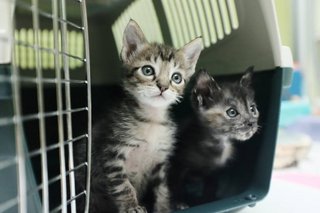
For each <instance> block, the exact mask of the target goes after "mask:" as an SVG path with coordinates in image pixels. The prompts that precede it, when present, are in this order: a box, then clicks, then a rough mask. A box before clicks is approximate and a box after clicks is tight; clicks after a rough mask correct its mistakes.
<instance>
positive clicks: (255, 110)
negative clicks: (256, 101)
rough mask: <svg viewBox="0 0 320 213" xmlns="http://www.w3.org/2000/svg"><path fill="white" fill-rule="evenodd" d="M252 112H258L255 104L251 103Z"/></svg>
mask: <svg viewBox="0 0 320 213" xmlns="http://www.w3.org/2000/svg"><path fill="white" fill-rule="evenodd" d="M250 112H252V113H253V114H256V113H257V108H256V106H255V105H251V106H250Z"/></svg>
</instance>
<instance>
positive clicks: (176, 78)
mask: <svg viewBox="0 0 320 213" xmlns="http://www.w3.org/2000/svg"><path fill="white" fill-rule="evenodd" d="M171 79H172V81H174V82H175V83H176V84H180V83H181V81H182V76H181V74H180V73H174V74H173V75H172V77H171Z"/></svg>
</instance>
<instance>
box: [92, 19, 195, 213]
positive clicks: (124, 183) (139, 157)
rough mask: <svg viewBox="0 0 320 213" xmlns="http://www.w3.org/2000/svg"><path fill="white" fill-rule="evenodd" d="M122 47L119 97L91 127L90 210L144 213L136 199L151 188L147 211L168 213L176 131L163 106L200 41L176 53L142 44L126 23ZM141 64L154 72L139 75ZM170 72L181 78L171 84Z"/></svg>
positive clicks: (177, 93)
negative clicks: (169, 168)
mask: <svg viewBox="0 0 320 213" xmlns="http://www.w3.org/2000/svg"><path fill="white" fill-rule="evenodd" d="M123 43H124V44H123V49H122V52H121V59H122V61H123V64H124V66H125V68H126V70H127V73H126V75H125V78H124V81H123V89H124V98H123V99H122V100H121V102H120V103H118V104H117V105H116V106H115V107H114V108H113V109H110V110H109V111H108V112H107V115H106V117H104V118H102V119H101V120H100V122H98V123H97V124H96V125H94V128H93V136H94V138H93V141H92V145H93V147H92V150H93V153H92V162H93V163H92V192H91V201H92V202H91V206H90V212H120V213H123V212H136V213H140V212H146V209H145V208H144V207H143V205H142V203H141V200H142V199H143V197H144V195H145V193H146V190H147V186H150V185H152V186H153V189H152V191H153V192H154V197H155V199H154V200H155V203H154V205H153V212H156V213H166V212H169V211H170V205H169V198H170V195H169V191H168V188H167V183H166V182H167V181H166V179H167V172H166V171H167V165H168V156H169V154H170V153H171V152H172V149H173V144H174V135H175V131H176V127H175V125H174V123H173V122H172V121H171V119H170V117H169V107H170V106H171V105H172V104H174V103H176V102H178V101H179V99H180V98H181V97H182V95H183V90H184V88H185V85H186V83H187V82H188V80H189V78H190V76H191V75H192V74H193V72H194V68H195V64H196V61H197V59H198V57H199V54H200V51H201V43H200V40H199V39H197V40H194V41H192V42H191V43H189V44H187V45H186V46H184V47H183V48H181V49H180V50H176V49H174V48H172V47H169V46H166V45H162V44H156V43H148V42H147V40H146V39H145V38H144V35H143V33H142V31H141V29H140V28H139V26H138V25H137V24H136V23H135V22H134V21H132V20H131V21H130V22H129V24H128V26H127V27H126V29H125V32H124V39H123ZM145 66H149V67H152V69H153V71H154V74H153V75H145V74H144V73H143V69H144V67H145ZM175 73H179V74H180V75H181V77H182V81H181V82H180V83H176V82H173V80H172V78H173V77H172V76H173V75H174V74H175ZM95 200H103V202H104V203H106V205H103V204H101V203H97V202H95ZM110 203H112V205H111V204H110ZM107 204H108V205H107ZM110 206H114V208H113V209H112V208H110Z"/></svg>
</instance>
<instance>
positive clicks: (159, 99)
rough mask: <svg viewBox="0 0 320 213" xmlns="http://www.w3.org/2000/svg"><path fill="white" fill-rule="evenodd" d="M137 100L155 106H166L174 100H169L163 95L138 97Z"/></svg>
mask: <svg viewBox="0 0 320 213" xmlns="http://www.w3.org/2000/svg"><path fill="white" fill-rule="evenodd" d="M138 100H139V101H140V102H141V103H142V104H145V105H149V106H152V107H156V108H167V107H169V106H170V105H171V104H173V103H174V102H175V100H170V99H168V98H165V97H163V96H153V97H139V98H138Z"/></svg>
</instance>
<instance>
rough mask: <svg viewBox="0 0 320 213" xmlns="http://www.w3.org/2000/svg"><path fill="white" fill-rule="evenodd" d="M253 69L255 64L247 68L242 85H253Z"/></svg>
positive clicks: (241, 81)
mask: <svg viewBox="0 0 320 213" xmlns="http://www.w3.org/2000/svg"><path fill="white" fill-rule="evenodd" d="M253 69H254V66H250V67H248V68H247V69H246V71H245V73H244V75H243V76H242V78H241V80H240V85H241V86H242V87H249V86H250V85H251V81H252V75H253Z"/></svg>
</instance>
